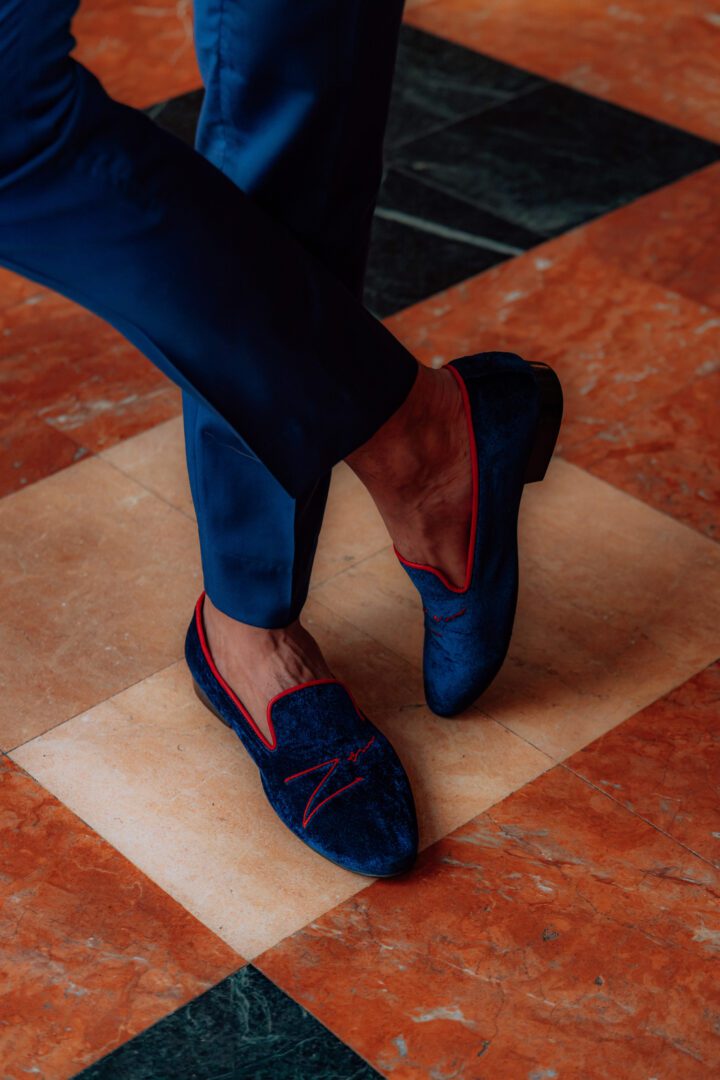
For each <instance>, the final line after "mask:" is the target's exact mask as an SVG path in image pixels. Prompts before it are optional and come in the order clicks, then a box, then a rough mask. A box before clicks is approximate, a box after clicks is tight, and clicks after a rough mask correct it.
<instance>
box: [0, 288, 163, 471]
mask: <svg viewBox="0 0 720 1080" xmlns="http://www.w3.org/2000/svg"><path fill="white" fill-rule="evenodd" d="M0 334H1V335H2V337H0V342H1V345H0V391H1V395H2V396H1V400H2V403H3V404H2V406H1V407H0V417H3V416H4V417H5V418H7V417H14V416H15V415H16V414H17V411H18V410H21V411H22V412H23V413H26V414H29V415H31V416H37V417H38V418H39V419H40V420H42V421H43V422H44V424H45V425H49V426H50V427H52V428H55V429H56V430H57V431H58V432H60V433H61V434H63V435H65V436H67V438H68V439H70V440H72V441H73V442H74V443H75V444H76V445H79V446H83V447H85V448H87V449H89V450H95V451H97V450H102V449H103V448H105V447H108V446H112V445H113V444H114V443H116V442H118V441H119V440H121V439H125V438H128V437H130V436H132V435H135V434H136V433H137V432H138V431H144V430H145V429H146V428H148V427H151V426H152V425H154V424H156V423H159V422H161V421H163V420H166V419H168V418H170V417H172V416H176V415H177V414H178V413H179V411H180V409H181V396H180V391H179V389H178V388H177V387H176V386H175V385H174V384H173V383H172V382H171V381H170V380H169V379H168V378H166V376H165V375H163V374H162V373H161V372H160V371H159V370H158V369H157V368H156V367H155V366H154V365H153V364H151V363H150V361H149V360H147V359H146V358H145V357H144V356H142V354H141V353H139V352H138V351H137V349H135V348H133V347H132V346H131V345H130V344H129V343H128V342H127V341H126V340H125V339H124V338H123V337H122V336H121V335H120V334H119V333H118V332H117V331H116V330H114V329H113V328H112V327H110V326H108V325H107V323H105V322H103V321H102V320H101V319H99V318H97V317H96V316H94V315H91V314H90V313H89V312H87V311H85V310H84V309H83V308H81V307H79V306H77V305H76V304H73V303H71V302H70V301H69V300H66V299H65V298H64V297H61V296H59V295H58V294H56V293H53V292H50V291H49V290H46V289H41V288H40V287H39V286H37V285H34V284H33V283H31V282H25V281H23V280H22V279H20V278H14V277H13V276H12V275H10V274H7V273H5V274H4V275H2V276H0ZM35 430H38V438H40V432H39V429H35Z"/></svg>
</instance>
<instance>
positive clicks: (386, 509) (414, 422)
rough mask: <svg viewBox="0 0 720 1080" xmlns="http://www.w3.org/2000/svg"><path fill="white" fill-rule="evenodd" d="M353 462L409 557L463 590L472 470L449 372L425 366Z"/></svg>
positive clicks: (400, 548) (462, 410)
mask: <svg viewBox="0 0 720 1080" xmlns="http://www.w3.org/2000/svg"><path fill="white" fill-rule="evenodd" d="M347 462H348V464H349V465H350V467H351V468H352V469H353V471H354V472H355V473H356V474H357V475H358V476H359V478H360V479H361V480H362V482H363V483H364V484H365V486H366V487H367V489H368V490H369V492H370V494H371V495H372V497H373V499H374V501H375V504H376V506H377V507H378V510H379V511H380V513H381V515H382V518H383V520H384V522H385V524H386V526H387V528H388V532H389V533H390V536H391V537H392V540H393V542H394V544H395V547H396V548H397V549H398V551H399V552H400V554H401V555H402V556H403V558H404V559H407V560H409V561H410V562H414V563H422V564H424V565H427V566H432V567H434V568H435V569H437V570H440V571H442V573H443V574H444V575H445V577H446V578H447V579H448V581H449V582H450V583H451V584H453V585H455V586H456V587H457V588H462V587H463V585H464V581H465V570H466V565H467V557H468V545H469V542H470V528H471V513H472V467H471V462H470V436H469V432H468V424H467V417H466V414H465V406H464V402H463V398H462V392H461V390H460V387H459V385H458V382H457V380H456V379H454V378H453V376H452V374H451V373H450V371H444V370H439V371H433V370H431V369H429V368H425V367H420V370H419V372H418V376H417V379H416V380H415V383H414V385H413V388H412V390H411V391H410V394H409V395H408V397H407V398H406V400H405V402H404V403H403V404H402V405H401V407H400V408H399V409H398V410H397V412H395V413H394V414H393V415H392V416H391V417H390V419H389V420H388V421H387V422H386V423H385V424H384V425H383V426H382V428H380V429H379V431H377V432H376V433H375V435H373V437H372V438H371V439H370V440H369V441H368V442H367V443H365V444H364V446H361V447H360V448H359V449H358V450H356V451H354V453H353V454H351V455H350V456H349V457H348V458H347Z"/></svg>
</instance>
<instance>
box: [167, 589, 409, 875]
mask: <svg viewBox="0 0 720 1080" xmlns="http://www.w3.org/2000/svg"><path fill="white" fill-rule="evenodd" d="M204 599H205V593H204V592H203V593H201V594H200V597H199V599H198V602H197V604H196V606H195V613H194V615H193V618H192V620H191V622H190V625H189V627H188V631H187V635H186V638H185V658H186V660H187V664H188V667H189V668H190V672H191V674H192V676H193V685H194V688H195V692H196V694H197V695H198V697H199V698H200V700H201V701H202V703H203V704H204V705H205V706H206V707H207V708H208V709H210V711H211V712H212V713H214V714H215V716H217V718H218V719H219V720H222V722H223V723H224V724H227V726H228V727H230V728H232V730H233V731H234V732H235V734H236V735H238V736H239V738H240V741H241V742H242V744H243V746H244V747H245V749H246V750H247V752H248V754H249V755H250V757H251V758H252V760H253V761H254V762H255V764H256V765H257V767H258V769H259V770H260V777H261V779H262V785H263V788H264V789H265V794H266V796H267V798H268V801H269V803H270V805H271V806H272V808H273V810H274V811H275V813H276V814H277V815H278V817H279V818H280V820H281V821H282V822H283V823H284V824H285V825H287V827H288V828H289V829H290V830H291V831H292V832H294V833H295V835H296V836H297V837H299V838H300V839H301V840H302V841H303V843H305V844H307V845H308V847H311V848H312V849H313V851H316V852H317V853H318V854H319V855H323V856H324V857H325V858H326V859H330V861H331V862H334V863H337V864H338V865H339V866H342V867H344V868H345V869H346V870H353V871H354V872H355V873H357V874H367V875H368V876H370V877H390V876H391V875H394V874H401V873H403V872H404V871H406V870H409V869H410V868H411V866H412V865H413V863H414V861H415V858H416V855H417V845H418V829H417V819H416V815H415V803H414V800H413V795H412V791H411V789H410V783H409V781H408V778H407V776H406V774H405V770H404V769H403V766H402V764H401V762H400V759H399V758H398V756H397V754H396V753H395V750H394V749H393V747H392V746H391V744H390V742H389V741H388V740H387V739H386V738H385V736H384V735H383V734H382V732H381V731H380V730H379V729H378V728H376V727H375V725H374V724H372V723H371V722H370V721H369V720H368V718H367V717H366V716H365V715H364V713H363V712H362V711H361V710H360V709H359V707H358V706H357V704H356V703H355V701H354V699H353V697H352V695H351V694H350V692H349V691H348V690H347V688H346V687H345V686H344V685H343V684H342V683H341V682H339V681H338V680H336V679H316V680H314V681H312V682H306V683H301V684H299V685H298V686H294V687H292V688H291V689H290V690H285V691H283V692H282V693H280V694H277V695H276V696H275V697H274V698H273V699H272V700H271V701H270V702H269V704H268V707H267V710H268V711H267V716H268V727H269V730H270V732H271V733H272V738H271V739H268V738H267V737H266V736H265V734H264V733H263V732H262V731H261V730H260V728H259V727H258V726H257V724H256V723H255V721H254V720H253V718H252V716H251V715H250V713H249V712H248V711H247V709H246V708H245V707H244V706H243V704H242V702H241V701H240V699H239V698H238V697H237V695H236V694H235V693H234V692H233V690H232V688H231V687H230V686H229V685H228V684H227V683H226V682H225V680H224V679H223V677H222V675H221V674H220V672H219V671H218V670H217V668H216V666H215V663H214V661H213V658H212V656H211V654H210V649H209V648H208V643H207V638H206V636H205V626H204V622H203V603H204Z"/></svg>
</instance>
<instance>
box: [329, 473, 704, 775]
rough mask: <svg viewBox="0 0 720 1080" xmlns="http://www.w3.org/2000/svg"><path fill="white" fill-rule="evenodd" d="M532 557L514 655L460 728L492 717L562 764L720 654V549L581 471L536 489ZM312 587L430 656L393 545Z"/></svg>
mask: <svg viewBox="0 0 720 1080" xmlns="http://www.w3.org/2000/svg"><path fill="white" fill-rule="evenodd" d="M520 555H521V557H520V567H521V574H520V597H519V603H518V612H517V618H516V620H515V628H514V632H513V639H512V643H511V646H510V652H509V654H508V658H507V661H506V663H505V664H504V666H503V668H502V670H501V672H500V674H499V676H498V678H497V679H496V680H495V682H494V683H493V684H492V686H490V688H489V689H488V690H487V691H486V692H485V694H483V695H482V697H481V698H480V699H479V700H478V701H477V703H476V704H475V706H474V707H473V708H472V709H470V710H469V711H468V713H467V714H464V715H463V717H461V718H458V719H457V720H456V721H450V722H449V723H450V724H451V725H452V724H460V725H461V726H462V725H464V724H466V723H472V722H473V720H477V718H478V717H479V716H488V715H489V716H492V717H493V718H494V719H496V720H497V721H498V722H499V723H501V724H504V725H505V726H507V727H508V728H509V729H510V730H512V731H514V732H515V733H516V734H518V735H520V736H521V737H522V738H524V739H527V740H528V741H529V742H531V743H532V744H533V745H534V746H537V747H538V748H539V749H541V750H543V751H544V752H545V753H547V754H550V755H551V756H552V757H553V758H554V759H555V760H556V761H557V760H562V759H563V758H565V757H567V756H568V754H571V753H574V752H575V750H578V749H579V748H580V747H581V746H584V745H586V744H587V743H589V742H591V741H592V740H593V739H595V738H597V736H598V735H600V734H601V733H602V732H604V731H607V730H608V729H609V728H611V727H614V726H615V725H616V724H618V723H620V721H622V720H625V719H626V718H627V717H628V716H631V715H632V714H633V713H634V712H637V710H638V709H640V708H643V707H644V706H645V705H648V704H649V703H650V702H652V701H655V700H656V699H657V698H658V697H660V696H661V695H662V694H665V693H667V692H668V691H669V690H671V689H672V688H673V687H674V686H676V685H677V684H678V683H679V682H683V681H685V679H687V678H690V677H691V676H692V675H694V674H695V672H696V671H698V670H699V669H700V668H703V667H705V666H707V664H709V663H712V662H713V660H715V658H716V657H717V656H718V654H719V653H720V631H719V630H718V619H717V596H718V595H720V548H718V546H717V545H716V544H713V543H711V542H710V541H709V540H707V539H705V538H704V537H702V536H699V535H698V534H697V533H695V532H693V531H692V530H691V529H688V528H685V527H684V526H682V525H680V524H678V523H677V522H675V521H673V520H672V519H670V518H669V517H666V516H665V515H664V514H658V513H657V512H656V511H654V510H651V509H650V508H649V507H648V506H645V505H644V504H643V503H642V502H639V501H638V500H637V499H633V498H631V497H630V496H628V495H626V494H625V493H624V492H621V491H618V490H617V489H616V488H613V487H611V486H610V485H609V484H606V483H603V482H601V481H600V480H597V479H596V478H595V477H592V476H590V475H589V474H588V473H587V472H585V471H583V470H582V469H578V468H576V467H575V466H573V465H569V464H568V463H567V462H564V461H562V460H559V459H557V460H555V462H554V463H553V464H552V466H551V469H550V470H549V472H548V475H547V477H546V479H545V481H544V483H542V484H533V485H531V486H530V487H528V489H527V490H526V493H525V495H524V497H523V505H522V509H521V515H520ZM311 595H312V596H313V597H315V599H316V600H319V601H320V602H321V603H323V604H325V605H327V606H328V607H330V608H331V609H332V610H333V611H335V612H336V613H337V614H339V615H341V616H342V617H343V618H345V619H348V620H350V621H351V622H353V623H354V624H355V625H357V626H359V627H360V628H361V629H363V630H364V631H365V632H366V633H367V634H370V635H371V636H372V637H374V638H375V639H376V640H377V641H379V642H381V643H382V645H383V646H384V647H385V648H387V649H390V650H392V651H393V652H396V653H398V654H399V655H400V656H402V657H403V658H404V659H406V660H407V661H409V662H410V663H414V664H416V665H419V664H420V658H421V655H422V636H423V623H422V613H421V605H420V600H419V597H418V594H417V592H416V590H415V589H414V587H413V585H412V583H411V582H410V580H409V578H408V577H407V575H406V574H405V573H404V571H403V570H402V568H401V566H400V565H399V563H398V561H397V559H396V558H395V555H394V554H393V552H392V550H391V549H389V548H388V549H385V550H384V551H382V552H380V553H379V554H378V555H374V556H372V557H371V558H368V559H366V560H364V561H363V562H362V563H360V564H359V565H358V566H356V567H351V568H350V569H349V570H347V571H345V572H344V573H343V574H340V575H338V576H337V577H334V578H331V579H330V580H329V581H327V582H324V583H322V584H320V585H319V586H318V587H317V588H316V589H314V590H313V592H312V594H311Z"/></svg>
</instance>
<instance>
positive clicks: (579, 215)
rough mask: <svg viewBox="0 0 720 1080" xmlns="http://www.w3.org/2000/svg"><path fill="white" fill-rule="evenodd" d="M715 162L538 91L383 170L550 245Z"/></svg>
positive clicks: (399, 152)
mask: <svg viewBox="0 0 720 1080" xmlns="http://www.w3.org/2000/svg"><path fill="white" fill-rule="evenodd" d="M718 158H720V146H718V145H717V144H715V143H711V142H709V141H706V140H704V139H700V138H697V137H696V136H694V135H690V134H688V133H686V132H684V131H681V130H680V129H678V128H674V127H670V126H668V125H667V124H662V123H659V122H657V121H654V120H650V119H648V118H646V117H644V116H640V115H639V114H638V113H633V112H629V111H628V110H627V109H622V108H620V107H618V106H615V105H610V104H608V103H607V102H604V101H599V100H597V99H596V98H593V97H590V96H588V95H587V94H582V93H579V92H578V91H575V90H570V89H568V88H567V87H564V86H560V85H558V84H555V83H553V84H547V85H545V86H543V87H540V88H539V89H537V90H534V91H532V92H530V93H527V94H523V95H521V96H519V97H516V98H514V99H513V100H512V101H509V102H507V103H505V104H503V105H499V106H497V107H496V108H492V109H487V110H484V111H483V112H481V113H479V114H478V115H477V116H473V117H470V118H466V119H464V120H461V121H459V122H458V123H455V124H452V125H450V126H447V127H444V128H442V129H441V130H439V131H436V132H434V133H433V134H431V135H428V136H425V137H422V138H420V139H417V140H415V141H413V142H411V143H407V144H404V145H403V146H401V147H399V148H397V149H396V150H394V151H392V152H391V154H390V158H389V160H388V159H387V158H386V160H387V163H388V164H394V165H395V166H396V167H400V168H401V169H402V170H404V171H406V172H408V173H410V174H411V175H415V176H417V177H419V178H427V179H429V180H430V181H432V183H434V184H435V185H436V186H438V187H441V188H443V189H444V190H446V191H448V192H449V193H451V194H455V195H458V196H462V197H463V198H465V199H468V200H469V201H471V202H473V203H474V204H475V205H476V206H478V207H482V208H483V209H485V210H489V211H490V212H492V213H494V214H497V215H498V216H500V217H502V218H505V219H506V220H508V221H513V222H515V223H517V224H518V225H523V226H525V227H526V228H528V229H532V230H534V231H536V232H538V233H544V234H547V235H550V236H555V235H558V234H559V233H562V232H565V231H566V230H567V229H570V228H573V227H574V226H576V225H579V224H581V223H582V222H584V221H588V220H589V219H591V218H594V217H597V216H598V215H600V214H604V213H607V212H608V211H609V210H613V209H615V208H616V207H619V206H622V205H624V204H625V203H627V202H630V201H631V200H632V199H636V198H638V197H639V196H640V195H643V194H645V193H646V192H649V191H652V190H654V189H655V188H658V187H661V186H662V185H664V184H668V183H670V182H672V181H674V180H677V179H679V178H680V177H682V176H685V175H686V174H687V173H690V172H692V171H694V170H695V169H699V168H701V167H702V166H703V165H707V164H709V163H710V162H712V161H716V160H718Z"/></svg>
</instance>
